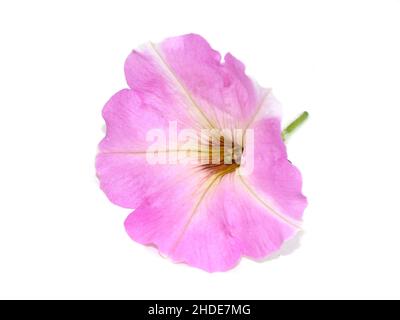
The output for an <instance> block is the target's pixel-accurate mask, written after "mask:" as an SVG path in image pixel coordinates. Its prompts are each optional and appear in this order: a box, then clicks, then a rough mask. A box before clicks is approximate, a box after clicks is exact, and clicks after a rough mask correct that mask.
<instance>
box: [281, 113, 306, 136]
mask: <svg viewBox="0 0 400 320" xmlns="http://www.w3.org/2000/svg"><path fill="white" fill-rule="evenodd" d="M307 118H308V112H307V111H304V112H303V113H302V114H301V115H299V116H298V117H297V118H296V119H295V120H294V121H293V122H292V123H290V124H289V125H288V126H287V127H286V128H285V129H284V130H283V131H282V139H283V140H286V139H287V137H288V136H289V135H290V134H291V133H292V132H293V131H294V130H296V129H297V128H298V127H299V126H300V125H301V124H302V123H303V122H304V121H306V119H307Z"/></svg>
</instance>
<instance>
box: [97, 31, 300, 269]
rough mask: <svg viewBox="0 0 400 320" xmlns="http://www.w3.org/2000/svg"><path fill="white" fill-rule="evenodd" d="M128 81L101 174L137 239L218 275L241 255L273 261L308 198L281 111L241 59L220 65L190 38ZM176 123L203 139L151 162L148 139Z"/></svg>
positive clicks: (169, 45) (128, 68) (153, 48)
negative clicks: (289, 151)
mask: <svg viewBox="0 0 400 320" xmlns="http://www.w3.org/2000/svg"><path fill="white" fill-rule="evenodd" d="M125 76H126V80H127V83H128V85H129V89H123V90H121V91H119V92H118V93H116V94H115V95H114V96H113V97H112V98H111V99H110V100H109V101H108V102H107V104H106V105H105V107H104V109H103V117H104V119H105V122H106V136H105V138H104V139H103V140H102V141H101V142H100V144H99V153H98V155H97V158H96V169H97V176H98V178H99V180H100V186H101V189H102V190H103V191H104V192H105V194H106V195H107V197H108V198H109V199H110V201H112V202H113V203H115V204H117V205H119V206H122V207H126V208H132V209H135V210H134V211H133V212H132V213H131V214H130V215H129V216H128V217H127V219H126V221H125V228H126V231H127V233H128V234H129V236H130V237H131V238H132V239H133V240H135V241H137V242H139V243H141V244H144V245H152V246H156V247H157V248H158V250H159V251H160V253H161V254H163V255H165V256H168V257H169V258H171V259H172V260H173V261H175V262H184V263H187V264H189V265H191V266H194V267H198V268H201V269H204V270H206V271H209V272H214V271H225V270H228V269H231V268H232V267H234V266H235V265H236V264H237V263H238V262H239V260H240V258H241V257H242V256H245V257H250V258H253V259H256V260H258V259H264V258H265V257H268V256H269V255H271V254H272V253H274V252H276V251H277V250H279V248H281V246H282V244H283V243H284V242H285V241H287V240H288V239H290V238H292V237H293V236H294V235H295V234H296V233H297V232H298V231H299V229H300V224H301V219H302V214H303V211H304V209H305V207H306V205H307V201H306V198H305V197H304V196H303V195H302V193H301V185H302V179H301V175H300V172H299V171H298V169H297V168H296V167H294V166H293V165H292V164H291V162H289V161H288V159H287V153H286V147H285V144H284V141H283V138H282V132H281V107H280V104H279V103H278V102H277V100H276V99H275V98H274V97H273V95H272V93H271V90H269V89H265V88H262V87H260V86H259V85H258V84H257V83H255V82H254V81H252V80H251V79H250V78H249V77H248V76H247V75H246V74H245V67H244V65H243V64H242V63H241V62H240V61H239V60H237V59H236V58H235V57H233V56H232V55H231V54H229V53H228V54H226V55H225V57H224V59H223V61H221V56H220V54H219V53H218V52H217V51H215V50H213V49H212V48H211V47H210V45H209V44H208V43H207V42H206V40H204V39H203V38H202V37H200V36H198V35H195V34H189V35H184V36H179V37H175V38H169V39H166V40H165V41H163V42H162V43H159V44H154V43H149V44H147V45H144V46H143V47H141V48H140V49H138V50H134V51H133V52H132V53H131V54H130V55H129V56H128V58H127V60H126V62H125ZM171 126H172V127H173V126H175V128H174V129H176V131H177V132H178V134H179V133H180V132H183V131H184V130H186V129H192V131H193V130H194V132H197V133H198V135H197V137H198V138H199V139H198V140H197V141H196V139H195V138H196V137H193V136H192V137H190V135H188V136H189V138H187V139H186V140H185V141H180V140H179V139H178V140H176V141H175V142H174V144H175V145H172V146H171V144H166V146H165V148H160V149H159V150H157V152H155V153H153V154H155V155H157V156H159V157H160V159H163V160H166V162H165V163H158V162H156V163H154V162H152V161H149V157H148V155H149V147H150V145H151V144H152V142H151V141H149V132H153V133H154V132H158V133H160V132H165V133H167V134H171ZM205 129H207V130H210V132H213V133H212V134H209V135H208V136H207V135H206V136H205V135H204V133H201V132H202V130H205ZM154 130H156V131H154ZM223 130H225V132H226V130H228V131H230V133H231V136H229V133H228V136H226V135H225V136H222V135H220V133H218V132H222V131H223ZM290 130H291V128H290V127H289V128H288V131H290ZM215 132H217V133H215ZM236 132H242V136H241V137H240V138H236V139H235V137H234V135H235V133H236ZM153 138H154V137H153ZM169 138H170V137H169ZM169 138H168V139H169ZM247 139H248V140H249V141H250V142H248V144H246V143H247V142H246V141H247ZM215 141H217V142H218V143H216V142H215ZM153 142H154V141H153ZM164 142H165V141H164ZM250 144H251V145H250ZM204 147H205V148H204ZM207 148H208V149H207ZM214 155H219V156H220V159H219V160H217V162H215V161H213V162H208V163H207V161H206V160H207V159H209V160H210V159H211V158H212V157H213V156H214ZM182 159H184V160H186V161H181V160H182ZM227 159H228V161H226V160H227ZM161 162H162V161H161ZM246 169H248V170H246Z"/></svg>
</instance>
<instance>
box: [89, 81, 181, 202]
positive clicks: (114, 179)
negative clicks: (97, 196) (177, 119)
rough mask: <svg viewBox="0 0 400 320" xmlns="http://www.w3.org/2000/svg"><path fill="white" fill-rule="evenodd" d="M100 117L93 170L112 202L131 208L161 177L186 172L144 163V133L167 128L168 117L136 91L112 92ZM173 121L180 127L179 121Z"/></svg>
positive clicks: (145, 147)
mask: <svg viewBox="0 0 400 320" xmlns="http://www.w3.org/2000/svg"><path fill="white" fill-rule="evenodd" d="M103 117H104V119H105V121H106V136H105V138H104V139H103V140H102V141H101V142H100V145H99V154H98V155H97V158H96V171H97V176H98V178H99V180H100V187H101V188H102V190H103V191H104V192H105V193H106V195H107V196H108V198H109V199H110V200H111V201H112V202H113V203H115V204H118V205H121V206H123V207H128V208H134V207H136V206H138V205H139V204H140V202H141V200H142V199H143V198H144V197H145V196H146V194H148V193H151V192H154V191H155V189H157V188H158V187H159V186H160V185H161V184H162V183H163V181H165V180H171V181H173V179H174V178H175V177H176V176H177V175H179V174H182V173H185V172H186V170H187V166H184V165H174V164H171V165H162V164H150V163H148V161H147V157H146V152H147V150H148V148H149V146H150V144H151V143H149V142H148V141H147V140H146V135H147V133H148V132H149V131H150V130H151V129H162V130H164V132H168V126H169V121H168V120H169V119H167V118H165V116H164V115H163V114H160V113H159V112H158V110H157V109H154V108H153V106H152V105H150V104H147V103H145V102H143V100H142V99H141V97H140V96H139V95H138V94H137V93H136V92H134V91H132V90H130V89H125V90H122V91H120V92H118V93H117V94H115V95H114V96H113V97H112V98H111V99H110V100H109V101H108V103H107V104H106V106H105V107H104V109H103ZM177 125H178V130H180V129H182V127H179V126H181V123H178V124H177ZM177 147H178V148H179V146H177ZM165 151H167V149H165ZM168 151H171V153H172V151H173V150H168ZM171 183H172V182H171Z"/></svg>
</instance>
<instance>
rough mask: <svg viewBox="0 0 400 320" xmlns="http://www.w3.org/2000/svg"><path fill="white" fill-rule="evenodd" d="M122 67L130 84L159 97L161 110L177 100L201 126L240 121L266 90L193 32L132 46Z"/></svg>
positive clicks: (236, 62) (231, 125) (246, 118)
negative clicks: (135, 47)
mask: <svg viewBox="0 0 400 320" xmlns="http://www.w3.org/2000/svg"><path fill="white" fill-rule="evenodd" d="M125 73H126V78H127V81H128V84H129V86H130V87H131V88H134V89H135V90H139V91H140V92H141V93H142V94H144V95H150V96H151V97H152V98H154V96H156V97H158V98H159V100H160V101H159V106H160V110H161V109H162V110H163V108H164V107H167V108H168V110H167V112H171V111H175V110H174V109H172V110H171V111H170V106H171V105H173V106H176V105H180V106H181V107H182V108H181V110H187V111H188V112H189V114H190V115H191V117H192V118H195V119H197V122H200V123H201V124H202V125H203V126H206V127H210V126H211V127H215V128H216V127H220V128H221V127H224V128H234V127H243V125H244V124H245V123H247V122H248V121H249V119H250V118H251V116H252V115H253V114H254V113H255V112H256V110H257V108H259V107H260V105H261V104H262V99H263V97H265V95H266V94H267V92H268V90H266V89H263V88H261V87H260V86H258V85H257V84H256V83H254V82H253V81H252V80H251V79H250V78H249V77H248V76H247V75H246V74H245V68H244V65H243V64H242V63H241V62H240V61H239V60H237V59H236V58H234V57H233V56H232V55H231V54H227V55H226V56H225V61H224V62H221V56H220V54H219V53H218V52H217V51H215V50H213V49H212V48H211V47H210V45H209V44H208V43H207V41H206V40H205V39H203V38H202V37H200V36H198V35H195V34H188V35H184V36H180V37H175V38H169V39H166V40H165V41H163V42H162V43H160V44H152V43H150V44H147V45H145V46H143V47H142V48H140V49H139V50H138V51H133V52H132V54H131V55H130V56H129V57H128V59H127V61H126V64H125ZM171 101H172V103H171ZM153 104H154V103H153Z"/></svg>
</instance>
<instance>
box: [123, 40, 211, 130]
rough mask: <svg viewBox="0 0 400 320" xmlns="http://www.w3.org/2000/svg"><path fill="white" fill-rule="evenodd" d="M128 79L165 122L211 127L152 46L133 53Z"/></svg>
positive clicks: (127, 68)
mask: <svg viewBox="0 0 400 320" xmlns="http://www.w3.org/2000/svg"><path fill="white" fill-rule="evenodd" d="M125 77H126V80H127V82H128V85H129V86H130V88H132V89H133V90H134V91H135V92H136V93H137V94H138V95H139V96H140V97H141V99H142V101H143V103H145V104H148V105H151V106H152V108H153V109H154V110H155V111H157V112H158V113H160V114H162V115H163V116H164V117H165V118H166V119H169V120H171V121H180V122H181V123H183V124H184V125H185V126H186V127H189V128H193V129H200V128H202V127H210V123H209V121H208V119H206V118H205V116H204V114H203V112H202V111H201V110H200V109H199V108H198V106H197V105H196V104H195V102H194V101H193V100H192V97H191V96H190V94H189V93H188V92H187V91H186V90H185V88H183V87H182V85H181V83H180V82H179V80H178V79H177V78H176V76H175V74H174V73H173V71H172V70H171V69H170V68H169V66H168V65H166V63H165V61H164V60H163V58H162V57H161V56H160V55H159V52H158V51H157V50H156V48H155V45H153V44H152V43H148V44H146V45H143V46H142V47H140V48H139V49H138V50H133V51H132V53H131V54H130V55H129V56H128V58H127V59H126V61H125Z"/></svg>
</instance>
